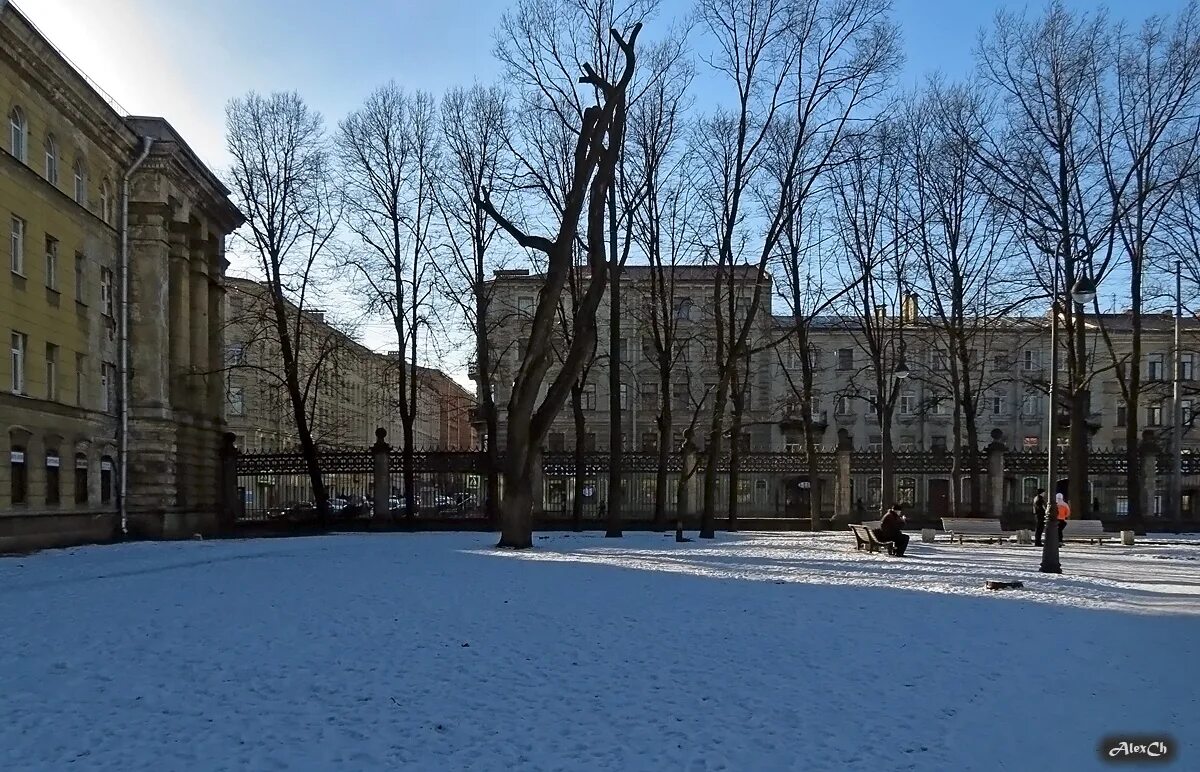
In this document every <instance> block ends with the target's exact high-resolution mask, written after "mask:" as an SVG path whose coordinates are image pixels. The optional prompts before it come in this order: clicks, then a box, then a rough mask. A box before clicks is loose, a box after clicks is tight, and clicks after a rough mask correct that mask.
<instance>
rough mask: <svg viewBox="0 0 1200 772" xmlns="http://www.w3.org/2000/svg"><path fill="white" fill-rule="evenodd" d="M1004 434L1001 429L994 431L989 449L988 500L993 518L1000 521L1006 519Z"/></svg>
mask: <svg viewBox="0 0 1200 772" xmlns="http://www.w3.org/2000/svg"><path fill="white" fill-rule="evenodd" d="M1002 436H1003V435H1002V433H1001V431H1000V430H999V429H993V430H992V443H991V444H990V445H988V448H987V476H988V499H989V507H988V509H989V510H990V511H991V516H992V517H994V518H996V519H1000V518H1002V517H1004V451H1005V447H1004V443H1003V442H1001V441H1000V438H1001V437H1002Z"/></svg>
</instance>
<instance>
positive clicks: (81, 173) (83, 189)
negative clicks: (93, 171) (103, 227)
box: [75, 158, 87, 206]
mask: <svg viewBox="0 0 1200 772" xmlns="http://www.w3.org/2000/svg"><path fill="white" fill-rule="evenodd" d="M75 203H76V204H79V205H80V206H87V168H86V167H84V165H83V159H82V158H79V159H76V160H75Z"/></svg>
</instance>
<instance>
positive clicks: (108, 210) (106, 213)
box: [100, 177, 114, 225]
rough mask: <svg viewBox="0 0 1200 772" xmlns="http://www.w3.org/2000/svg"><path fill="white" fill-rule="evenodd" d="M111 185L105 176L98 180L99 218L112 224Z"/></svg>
mask: <svg viewBox="0 0 1200 772" xmlns="http://www.w3.org/2000/svg"><path fill="white" fill-rule="evenodd" d="M113 215H114V213H113V197H112V185H111V184H110V183H109V181H108V177H105V178H104V179H103V180H101V181H100V218H101V219H102V220H104V222H106V223H108V224H109V225H112V224H113Z"/></svg>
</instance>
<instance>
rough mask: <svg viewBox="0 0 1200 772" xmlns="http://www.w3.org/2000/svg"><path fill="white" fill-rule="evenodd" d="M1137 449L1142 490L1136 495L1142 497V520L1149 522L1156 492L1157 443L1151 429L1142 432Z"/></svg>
mask: <svg viewBox="0 0 1200 772" xmlns="http://www.w3.org/2000/svg"><path fill="white" fill-rule="evenodd" d="M1139 451H1140V453H1139V455H1140V456H1141V460H1142V490H1141V491H1139V492H1138V495H1140V496H1141V497H1142V517H1143V522H1149V518H1152V517H1154V494H1155V493H1157V492H1158V443H1156V442H1155V441H1154V432H1153V431H1152V430H1150V429H1147V430H1146V431H1144V432H1142V444H1141V446H1140V447H1139ZM1129 495H1130V496H1132V495H1133V494H1132V493H1130V494H1129Z"/></svg>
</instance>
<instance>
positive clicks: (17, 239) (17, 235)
mask: <svg viewBox="0 0 1200 772" xmlns="http://www.w3.org/2000/svg"><path fill="white" fill-rule="evenodd" d="M10 227H11V230H10V231H9V237H8V254H9V263H8V265H9V268H10V269H11V270H12V272H13V273H15V274H19V275H21V276H24V275H25V221H24V220H22V219H21V218H20V217H16V216H14V217H13V218H12V225H11V226H10Z"/></svg>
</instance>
